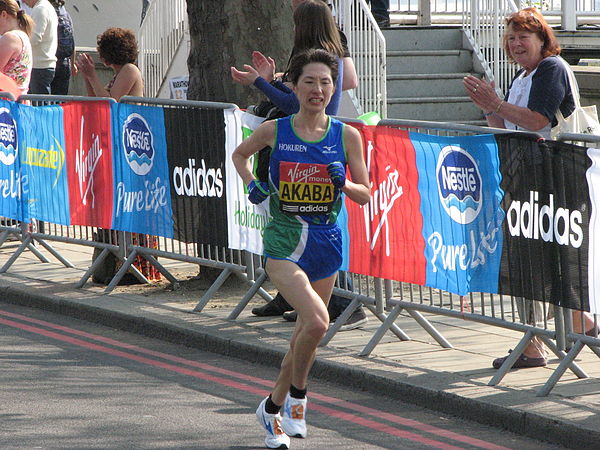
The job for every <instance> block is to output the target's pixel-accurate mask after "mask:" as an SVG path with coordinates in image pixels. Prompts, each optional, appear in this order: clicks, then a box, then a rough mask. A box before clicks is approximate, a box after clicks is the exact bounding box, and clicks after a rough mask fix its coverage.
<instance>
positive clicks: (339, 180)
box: [327, 161, 346, 189]
mask: <svg viewBox="0 0 600 450" xmlns="http://www.w3.org/2000/svg"><path fill="white" fill-rule="evenodd" d="M327 172H329V177H330V178H331V181H332V183H333V185H334V186H335V187H336V188H338V189H342V188H343V187H344V185H345V184H346V168H345V167H344V165H343V164H342V163H341V162H339V161H334V162H332V163H329V164H328V165H327Z"/></svg>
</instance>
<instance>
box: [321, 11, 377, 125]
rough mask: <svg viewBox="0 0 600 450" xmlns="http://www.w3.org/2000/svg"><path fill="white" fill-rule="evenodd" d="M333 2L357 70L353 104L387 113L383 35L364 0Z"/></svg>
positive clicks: (367, 109) (361, 110)
mask: <svg viewBox="0 0 600 450" xmlns="http://www.w3.org/2000/svg"><path fill="white" fill-rule="evenodd" d="M332 4H333V9H334V13H335V16H336V21H337V23H338V26H339V27H340V29H341V30H342V31H343V32H344V33H345V34H346V37H347V38H348V46H349V49H350V53H351V55H352V59H353V60H354V64H355V66H356V72H357V74H358V87H357V88H356V90H355V92H354V95H353V97H354V98H353V101H354V103H355V106H356V107H357V109H358V111H359V114H362V113H365V112H370V111H377V112H378V113H379V115H380V116H381V117H387V80H386V43H385V37H384V36H383V33H382V32H381V30H380V29H379V26H378V25H377V22H376V21H375V18H374V17H373V15H372V14H371V9H370V7H369V5H368V4H367V3H366V2H365V0H333V1H332Z"/></svg>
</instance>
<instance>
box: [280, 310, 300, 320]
mask: <svg viewBox="0 0 600 450" xmlns="http://www.w3.org/2000/svg"><path fill="white" fill-rule="evenodd" d="M297 318H298V313H297V312H296V310H295V309H294V310H292V311H286V312H284V313H283V319H284V320H287V321H288V322H295V321H296V319H297Z"/></svg>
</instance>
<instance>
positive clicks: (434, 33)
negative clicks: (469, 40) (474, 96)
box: [383, 27, 486, 125]
mask: <svg viewBox="0 0 600 450" xmlns="http://www.w3.org/2000/svg"><path fill="white" fill-rule="evenodd" d="M383 34H384V36H385V38H386V48H387V52H386V55H387V106H388V108H387V116H388V118H389V119H410V120H429V121H436V122H459V123H465V124H471V125H485V123H486V122H485V120H483V114H482V112H481V110H480V109H479V108H477V107H476V106H475V105H473V103H472V102H471V100H470V99H469V97H468V96H467V94H466V92H465V90H464V88H463V85H462V79H463V77H465V76H466V75H468V74H474V75H476V76H479V77H481V76H482V75H481V72H480V71H477V70H475V69H474V68H473V57H472V51H471V50H469V49H466V48H465V44H464V42H466V40H464V39H463V31H462V29H461V28H458V27H393V28H390V29H386V30H383Z"/></svg>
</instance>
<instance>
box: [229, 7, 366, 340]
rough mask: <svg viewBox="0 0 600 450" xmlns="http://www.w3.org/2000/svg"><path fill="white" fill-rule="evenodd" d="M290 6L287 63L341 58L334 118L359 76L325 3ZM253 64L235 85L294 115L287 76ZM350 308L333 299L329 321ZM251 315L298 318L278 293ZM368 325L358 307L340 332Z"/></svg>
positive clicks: (346, 283)
mask: <svg viewBox="0 0 600 450" xmlns="http://www.w3.org/2000/svg"><path fill="white" fill-rule="evenodd" d="M291 5H292V9H293V12H294V24H295V32H294V47H293V49H292V53H291V55H290V60H291V59H292V57H293V56H294V54H296V53H298V52H301V51H303V50H307V49H309V48H322V49H325V50H328V51H330V52H332V53H334V54H337V55H338V56H339V57H340V58H341V62H342V64H341V66H342V70H340V71H339V75H338V82H337V86H336V93H335V94H334V98H333V99H332V101H331V102H330V103H329V105H328V106H327V110H326V112H327V114H331V115H335V114H337V112H338V109H339V105H340V97H341V93H342V91H344V90H348V89H354V88H355V87H356V86H357V85H358V76H357V74H356V69H355V67H354V62H353V60H352V58H351V56H350V52H349V50H348V40H347V38H346V36H345V35H344V33H343V32H342V31H341V30H340V29H339V28H338V27H337V25H336V24H335V20H334V18H333V15H332V14H331V9H330V6H329V5H328V2H327V1H324V0H323V1H322V0H310V1H308V0H292V1H291ZM340 50H341V51H340ZM252 63H253V65H254V66H246V67H247V68H248V71H247V72H242V71H238V70H237V69H235V68H233V67H232V69H231V71H232V77H233V79H234V81H236V82H238V83H241V84H243V85H249V84H253V85H254V86H256V87H257V88H259V89H260V90H261V91H263V93H265V95H267V97H268V98H269V99H270V100H272V102H273V104H275V105H276V106H277V107H279V109H280V110H281V111H282V112H283V113H281V114H280V115H278V116H276V117H283V116H284V115H285V114H293V113H295V112H297V111H298V101H297V99H296V98H295V95H294V93H293V92H292V91H291V90H290V89H289V87H288V86H287V85H286V81H287V76H286V74H285V73H284V74H282V75H281V77H280V79H279V80H276V74H275V62H274V61H273V59H272V58H267V57H265V56H264V55H263V54H262V53H260V52H258V51H255V52H253V54H252ZM288 64H289V62H288ZM254 68H255V69H256V70H254ZM339 276H340V284H341V285H342V286H343V287H347V288H348V289H350V290H351V289H352V279H351V278H350V277H347V276H346V273H345V272H340V274H339ZM349 304H350V300H349V299H347V298H344V297H340V296H338V295H333V296H332V297H331V301H330V303H329V316H330V319H331V321H335V320H336V319H337V317H338V316H339V315H340V314H341V313H342V312H343V311H344V310H345V309H346V308H347V306H348V305H349ZM252 314H254V315H257V316H281V315H283V318H284V319H285V320H288V321H290V322H294V321H296V318H297V313H296V311H293V310H292V307H291V306H290V305H289V303H288V302H287V301H286V299H285V298H284V297H283V296H282V295H281V293H277V295H276V296H275V297H274V299H273V300H271V301H270V302H269V303H267V304H266V305H264V306H261V307H256V308H253V309H252ZM367 321H368V319H367V315H366V314H365V311H364V309H363V307H362V306H359V307H357V308H356V310H354V311H353V312H352V315H351V316H350V317H349V318H348V319H347V320H346V322H345V323H344V324H343V325H342V326H341V327H340V330H341V331H346V330H352V329H355V328H358V327H360V326H362V325H363V324H364V323H366V322H367Z"/></svg>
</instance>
